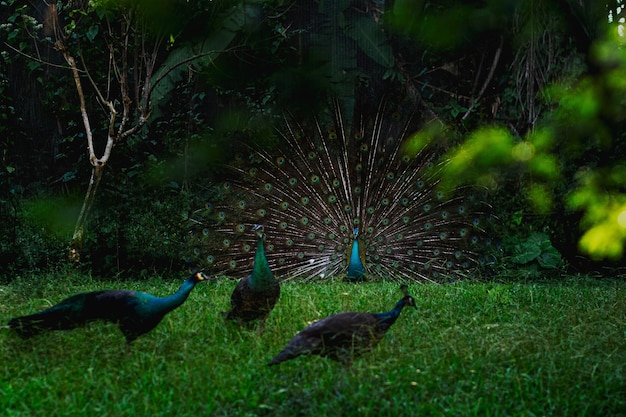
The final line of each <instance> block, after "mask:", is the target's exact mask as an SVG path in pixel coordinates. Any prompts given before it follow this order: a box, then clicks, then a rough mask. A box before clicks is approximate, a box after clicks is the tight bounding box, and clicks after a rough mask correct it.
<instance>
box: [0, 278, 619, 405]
mask: <svg viewBox="0 0 626 417" xmlns="http://www.w3.org/2000/svg"><path fill="white" fill-rule="evenodd" d="M183 278H184V277H183V276H181V277H180V279H179V280H174V281H171V280H168V281H162V280H159V279H153V280H150V281H146V282H125V283H121V284H120V283H111V282H104V283H103V282H97V281H94V280H91V279H90V278H86V277H76V276H67V275H63V274H60V275H59V274H57V275H49V276H42V277H33V278H30V279H23V280H19V281H15V282H14V283H12V284H11V285H8V286H3V287H0V312H1V315H2V320H3V321H4V322H6V321H7V320H8V319H9V318H10V317H12V316H15V315H21V314H26V313H31V312H34V311H37V310H38V309H40V308H42V307H45V306H49V305H51V304H53V303H56V302H57V301H59V300H60V299H62V298H64V297H65V296H68V295H71V294H74V293H76V292H80V291H87V290H94V289H100V288H134V289H142V290H145V291H149V292H152V293H155V294H160V295H165V294H168V293H171V292H173V291H174V290H175V289H176V288H177V287H178V285H179V284H180V282H181V281H182V279H183ZM234 284H235V283H234V282H232V281H228V282H218V283H202V284H199V285H198V286H197V288H196V289H195V290H194V292H193V293H192V294H191V296H190V298H189V300H188V301H187V302H186V303H185V304H183V306H181V307H180V308H179V309H177V310H175V311H174V312H172V313H171V314H170V315H168V316H167V317H166V318H165V319H164V320H163V322H161V324H159V326H158V327H157V328H156V329H155V330H154V331H152V332H151V333H149V334H147V335H145V336H142V337H140V338H139V339H138V340H137V341H136V342H135V343H134V346H133V349H132V352H131V353H127V352H126V350H125V347H124V341H123V338H122V335H121V333H120V332H119V330H118V329H117V328H116V327H115V326H113V325H109V324H98V323H94V324H91V325H89V326H88V327H87V328H85V329H77V330H73V331H67V332H51V333H48V334H46V335H43V336H38V337H35V338H32V339H30V340H21V339H20V338H19V337H17V336H16V335H15V334H13V333H12V332H11V331H9V330H2V331H1V332H0V415H3V416H4V415H7V416H17V415H23V416H46V417H47V416H52V415H63V416H83V415H84V416H96V415H97V416H124V415H129V416H130V415H133V416H138V415H139V416H148V415H149V416H161V415H162V416H185V415H188V416H246V415H249V416H256V415H261V416H263V415H268V416H298V415H302V416H304V415H311V416H394V415H419V416H428V415H433V416H439V415H444V416H445V415H450V416H471V415H479V416H535V415H536V416H550V415H558V416H585V415H588V416H596V415H597V416H616V415H626V394H625V393H626V383H625V381H624V378H626V374H625V369H624V367H625V364H626V283H625V282H618V281H593V280H585V279H579V280H575V279H571V280H567V281H563V282H560V283H556V282H555V283H542V284H476V283H461V284H456V285H449V286H435V285H413V286H411V287H410V291H411V293H412V294H413V296H414V297H415V299H416V300H417V303H418V309H417V310H414V309H407V310H406V311H404V312H403V314H402V315H401V316H400V318H399V319H398V321H397V322H396V324H395V325H394V326H393V327H392V328H391V329H390V331H389V333H388V334H387V335H386V336H385V338H384V339H383V341H382V342H381V343H380V345H379V346H378V348H376V349H375V350H374V351H372V352H370V353H369V354H367V355H365V356H363V357H361V358H359V359H357V360H356V361H355V362H354V365H353V366H352V367H351V368H344V367H343V366H342V365H340V364H338V363H335V362H332V361H329V360H327V359H323V358H320V357H301V358H298V359H295V360H292V361H288V362H285V363H283V364H281V365H279V366H276V367H271V368H270V367H267V366H266V363H267V361H268V360H270V359H271V358H272V357H273V355H275V354H276V353H277V352H278V351H279V350H280V349H281V348H282V347H283V346H284V345H285V344H286V343H287V341H288V340H289V339H290V337H291V336H292V335H293V334H294V333H296V332H297V331H298V330H300V329H301V328H302V327H304V326H305V325H306V323H307V322H309V321H312V320H315V319H318V318H321V317H324V316H326V315H329V314H332V313H336V312H340V311H346V310H358V311H386V310H389V309H390V308H392V307H393V305H394V304H395V302H396V301H397V300H398V299H399V298H400V297H401V295H400V292H399V290H398V285H397V284H387V283H382V284H360V285H347V284H340V283H328V284H284V285H283V287H282V297H281V299H280V301H279V303H278V305H277V307H276V309H275V310H274V311H273V313H272V314H271V316H270V318H269V319H268V321H267V323H266V326H265V329H264V330H263V331H262V332H260V333H258V332H257V331H256V330H254V329H253V330H246V329H240V328H238V327H235V326H233V325H231V324H226V323H224V322H223V321H222V319H221V317H219V312H220V311H222V310H224V309H226V308H227V306H228V303H229V296H230V292H231V291H232V289H233V287H234Z"/></svg>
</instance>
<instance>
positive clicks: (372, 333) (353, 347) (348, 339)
mask: <svg viewBox="0 0 626 417" xmlns="http://www.w3.org/2000/svg"><path fill="white" fill-rule="evenodd" d="M402 291H403V292H404V297H403V298H402V299H401V300H400V301H398V302H397V304H396V306H395V307H394V308H393V309H392V310H390V311H387V312H384V313H359V312H346V313H339V314H334V315H332V316H329V317H326V318H324V319H321V320H318V321H316V322H314V323H311V324H310V325H308V326H307V327H305V328H304V329H303V330H301V331H300V332H299V333H298V334H296V335H295V336H294V337H293V338H292V339H291V340H290V341H289V343H288V344H287V346H286V347H285V348H284V349H283V350H282V351H281V352H280V353H279V354H278V355H276V357H274V359H272V360H271V361H270V362H269V363H268V365H277V364H279V363H281V362H284V361H287V360H289V359H293V358H297V357H298V356H301V355H320V356H324V357H327V358H330V359H333V360H336V361H339V362H342V363H345V364H349V363H350V362H351V360H352V358H353V357H355V356H358V355H361V354H362V353H365V352H367V351H369V350H371V349H372V348H374V347H375V346H376V345H377V344H378V342H380V341H381V339H382V338H383V336H384V335H385V333H387V330H389V328H390V327H391V325H392V324H393V323H395V321H396V319H397V318H398V317H399V316H400V313H401V312H402V309H403V308H404V307H414V308H417V307H416V305H415V300H414V299H413V297H411V296H410V295H409V294H408V290H407V287H406V286H405V285H403V286H402Z"/></svg>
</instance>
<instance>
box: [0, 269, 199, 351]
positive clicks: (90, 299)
mask: <svg viewBox="0 0 626 417" xmlns="http://www.w3.org/2000/svg"><path fill="white" fill-rule="evenodd" d="M205 280H207V277H206V275H204V274H203V273H202V272H195V273H193V274H192V275H190V276H189V277H188V278H187V279H186V280H185V281H184V282H183V283H182V285H181V286H180V288H179V289H178V291H176V292H175V293H174V294H171V295H169V296H167V297H156V296H154V295H152V294H148V293H145V292H140V291H132V290H101V291H91V292H84V293H80V294H76V295H73V296H71V297H68V298H66V299H64V300H62V301H61V302H59V303H58V304H55V305H53V306H52V307H48V308H46V309H45V310H42V311H40V312H38V313H34V314H31V315H28V316H20V317H15V318H12V319H11V320H9V323H8V327H9V328H11V329H13V330H14V331H15V332H17V334H19V335H20V336H21V337H23V338H29V337H32V336H35V335H37V334H40V333H43V332H46V331H50V330H71V329H75V328H78V327H82V326H85V325H86V324H87V323H90V322H93V321H107V322H110V323H115V324H117V325H118V326H119V329H120V331H121V332H122V334H123V335H124V337H125V338H126V343H127V344H128V345H129V344H130V343H131V342H133V341H134V340H135V339H137V338H138V337H139V336H141V335H143V334H145V333H148V332H149V331H150V330H152V329H154V328H155V327H156V326H157V325H158V324H159V323H160V322H161V320H162V319H163V317H165V315H166V314H168V313H169V312H171V311H172V310H174V309H176V308H177V307H179V306H180V305H182V304H183V303H184V302H185V300H187V297H188V296H189V294H190V293H191V290H193V289H194V287H195V286H196V284H197V283H198V282H201V281H205Z"/></svg>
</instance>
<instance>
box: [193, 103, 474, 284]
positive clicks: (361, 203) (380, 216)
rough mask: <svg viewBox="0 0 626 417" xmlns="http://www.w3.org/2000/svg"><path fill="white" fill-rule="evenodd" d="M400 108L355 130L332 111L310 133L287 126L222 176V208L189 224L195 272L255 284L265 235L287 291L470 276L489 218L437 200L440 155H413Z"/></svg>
mask: <svg viewBox="0 0 626 417" xmlns="http://www.w3.org/2000/svg"><path fill="white" fill-rule="evenodd" d="M392 107H393V106H391V105H390V104H384V103H383V104H381V105H380V106H379V107H378V109H377V111H376V112H375V113H374V114H373V115H372V116H367V115H359V114H358V112H355V114H356V115H355V116H354V117H349V118H348V117H346V116H344V112H342V110H341V105H340V104H339V103H338V102H335V103H333V105H332V106H330V108H331V110H332V111H330V112H329V114H327V115H318V116H317V117H315V118H313V119H312V121H298V120H295V118H293V117H286V118H285V123H284V127H283V128H281V129H279V130H278V133H279V135H278V136H279V140H278V141H277V143H276V144H272V145H265V146H264V149H261V147H259V146H257V147H252V146H250V147H247V148H245V149H244V151H242V152H240V153H239V154H238V155H237V157H236V159H235V161H233V162H232V163H230V164H228V165H227V166H226V167H225V168H224V174H223V183H222V184H221V187H220V191H219V198H218V199H217V201H213V202H211V203H208V204H207V206H206V208H204V209H202V210H198V211H197V212H196V213H194V215H193V219H192V220H193V223H194V226H193V227H192V229H193V230H192V232H191V233H190V245H191V246H192V247H193V252H194V256H195V262H197V263H198V264H197V265H196V266H198V267H202V268H207V269H208V270H210V271H212V273H223V274H225V275H229V276H235V277H236V276H242V275H246V274H249V273H250V271H251V269H252V265H253V259H254V248H255V246H256V244H255V234H254V233H253V232H252V227H253V225H255V224H261V225H263V226H264V230H265V233H266V235H267V237H266V245H267V246H266V256H267V262H268V264H269V266H270V268H271V270H272V271H273V272H274V274H276V276H277V277H279V279H280V280H281V281H285V280H318V279H325V278H329V277H340V276H345V277H347V278H348V279H349V280H355V281H358V280H368V281H376V280H396V281H402V282H407V281H421V282H423V281H435V282H447V281H450V280H458V279H461V278H463V277H466V276H468V275H469V274H471V273H472V272H470V271H471V269H472V268H473V267H475V266H476V264H477V262H478V254H477V251H476V249H475V248H476V243H477V242H478V241H479V235H480V234H481V224H480V221H479V219H480V217H481V216H480V215H481V213H482V211H483V210H484V206H483V205H481V203H480V201H477V200H479V199H478V198H477V197H476V196H475V194H474V193H473V192H468V191H466V190H456V192H454V193H452V194H451V195H446V194H444V193H443V192H442V191H441V190H439V189H438V184H439V183H440V175H441V172H442V170H441V168H442V166H443V164H442V163H441V162H439V157H440V156H441V155H440V153H441V152H440V149H441V147H440V146H436V144H433V143H431V144H429V145H425V146H424V147H423V148H421V149H419V151H417V152H413V153H411V154H409V153H407V151H406V149H408V148H407V147H405V146H403V144H404V142H405V140H406V139H407V138H408V137H409V136H410V135H411V134H412V133H414V130H412V129H411V126H412V124H411V118H410V117H408V116H405V115H404V114H403V113H402V112H401V111H397V110H394V109H393V108H392ZM462 191H463V192H462ZM481 207H482V208H481Z"/></svg>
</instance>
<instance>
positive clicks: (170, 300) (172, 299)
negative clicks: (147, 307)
mask: <svg viewBox="0 0 626 417" xmlns="http://www.w3.org/2000/svg"><path fill="white" fill-rule="evenodd" d="M196 283H197V280H196V279H195V278H194V277H190V278H188V279H186V280H185V281H184V282H183V283H182V285H181V286H180V288H179V289H178V291H176V292H175V293H174V294H172V295H170V296H167V297H160V298H158V297H157V298H155V299H154V300H153V302H152V303H151V306H152V307H151V308H152V309H153V310H154V311H161V312H163V313H167V312H169V311H172V310H173V309H175V308H176V307H178V306H180V305H181V304H182V303H184V302H185V300H186V299H187V297H189V294H190V293H191V290H193V288H194V287H195V286H196Z"/></svg>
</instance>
